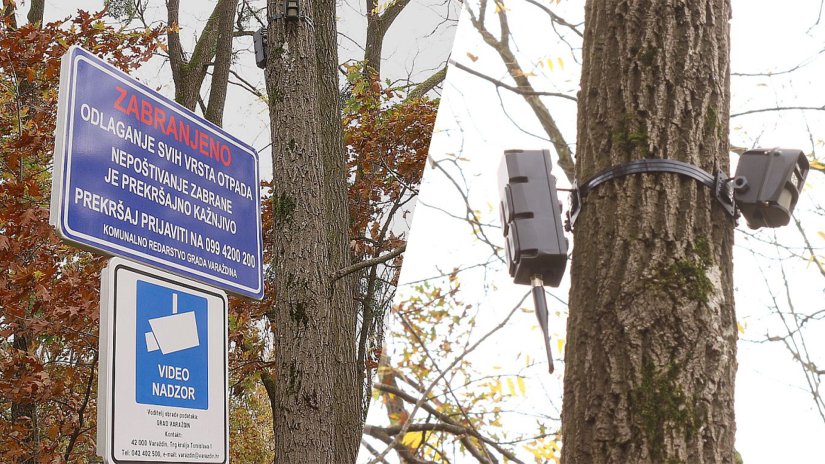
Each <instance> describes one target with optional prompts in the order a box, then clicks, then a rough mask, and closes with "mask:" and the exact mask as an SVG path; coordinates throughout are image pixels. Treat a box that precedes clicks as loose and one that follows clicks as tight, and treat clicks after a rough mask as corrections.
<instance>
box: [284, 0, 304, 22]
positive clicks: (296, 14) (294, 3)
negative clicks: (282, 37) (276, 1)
mask: <svg viewBox="0 0 825 464" xmlns="http://www.w3.org/2000/svg"><path fill="white" fill-rule="evenodd" d="M284 17H285V18H286V19H287V20H289V21H297V20H299V19H301V9H300V7H299V6H298V0H285V1H284Z"/></svg>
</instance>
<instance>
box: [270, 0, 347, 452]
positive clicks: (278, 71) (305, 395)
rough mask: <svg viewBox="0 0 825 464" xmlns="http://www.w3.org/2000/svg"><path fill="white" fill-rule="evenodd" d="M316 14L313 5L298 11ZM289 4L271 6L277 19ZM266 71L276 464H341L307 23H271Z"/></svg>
mask: <svg viewBox="0 0 825 464" xmlns="http://www.w3.org/2000/svg"><path fill="white" fill-rule="evenodd" d="M301 7H302V8H303V12H304V13H305V14H310V15H311V14H312V11H313V9H312V2H310V1H306V0H305V1H303V2H302V3H301ZM282 10H283V2H282V1H279V0H269V1H268V15H269V17H270V18H273V17H275V16H276V15H277V14H283V11H282ZM268 34H269V36H268V42H269V53H268V60H267V69H266V82H267V85H266V86H267V92H268V95H269V114H270V121H271V127H272V165H273V184H274V189H273V201H274V202H275V204H274V214H275V230H274V234H275V237H274V262H273V263H271V265H272V266H273V268H274V270H275V287H274V288H273V289H270V291H274V292H275V306H274V307H273V308H272V309H271V310H270V313H269V318H270V324H271V327H272V330H273V333H274V338H275V353H274V356H275V367H274V369H275V377H276V381H275V385H274V386H275V388H274V390H275V391H274V393H275V398H272V397H271V398H270V399H271V402H272V404H273V416H274V417H273V421H274V428H275V462H277V463H278V464H297V463H302V464H303V463H306V464H317V463H327V462H329V463H332V462H335V443H334V441H335V431H334V424H335V415H334V413H333V386H334V383H335V373H334V369H336V368H337V367H336V366H333V364H332V362H331V361H332V359H333V354H334V351H335V346H334V342H335V339H334V338H333V336H332V332H333V331H334V330H335V328H334V327H333V326H332V323H333V318H332V314H331V311H332V308H331V306H330V305H329V292H330V280H329V275H330V273H331V271H332V270H331V269H329V256H330V253H331V249H330V246H329V244H328V241H327V239H328V236H327V226H326V221H327V218H326V217H325V215H326V213H327V202H326V200H325V196H326V195H325V194H326V187H325V180H326V178H325V172H324V159H323V155H322V151H321V150H322V147H323V145H322V144H321V143H320V137H321V136H322V135H323V134H322V130H321V127H322V126H321V124H320V121H321V117H322V116H321V114H320V108H319V100H318V98H319V96H318V92H317V90H316V83H317V82H318V77H319V74H318V68H317V62H316V40H315V33H314V32H313V29H312V27H310V25H309V24H308V23H307V22H305V21H287V20H284V19H279V20H273V21H270V22H269V28H268Z"/></svg>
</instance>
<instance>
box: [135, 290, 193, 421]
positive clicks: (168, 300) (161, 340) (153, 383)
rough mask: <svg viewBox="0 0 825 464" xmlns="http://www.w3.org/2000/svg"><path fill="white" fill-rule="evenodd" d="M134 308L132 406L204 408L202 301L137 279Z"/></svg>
mask: <svg viewBox="0 0 825 464" xmlns="http://www.w3.org/2000/svg"><path fill="white" fill-rule="evenodd" d="M136 306H137V323H136V326H137V333H136V334H135V339H136V343H137V345H136V346H135V382H136V387H135V388H136V390H137V402H138V403H141V404H153V405H158V406H175V407H180V408H195V409H209V395H208V389H209V362H208V361H209V336H208V330H209V317H208V309H209V306H208V300H207V299H206V298H204V297H201V296H197V295H194V294H192V293H187V292H181V291H177V290H175V289H173V288H169V287H166V286H163V285H157V284H153V283H150V282H146V281H143V280H138V281H137V301H136ZM179 308H180V309H179Z"/></svg>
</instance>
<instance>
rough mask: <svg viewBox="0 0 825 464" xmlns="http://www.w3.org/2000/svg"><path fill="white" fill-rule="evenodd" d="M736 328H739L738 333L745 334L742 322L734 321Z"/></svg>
mask: <svg viewBox="0 0 825 464" xmlns="http://www.w3.org/2000/svg"><path fill="white" fill-rule="evenodd" d="M736 328H737V329H738V330H739V333H741V334H742V335H745V326H743V325H742V324H740V323H739V322H737V323H736Z"/></svg>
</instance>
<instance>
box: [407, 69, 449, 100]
mask: <svg viewBox="0 0 825 464" xmlns="http://www.w3.org/2000/svg"><path fill="white" fill-rule="evenodd" d="M445 77H447V67H446V66H444V67H443V68H441V69H439V70H438V71H436V72H435V73H434V74H433V75H432V76H430V77H428V78H427V79H425V80H424V82H421V83H420V84H418V85H416V86H415V88H413V89H412V90H411V91H410V93H409V94H408V95H407V98H420V97H423V96H424V95H425V94H426V93H427V92H429V91H430V90H432V89H434V88H436V86H438V85H439V84H441V83H442V82H444V78H445Z"/></svg>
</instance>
